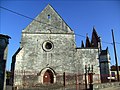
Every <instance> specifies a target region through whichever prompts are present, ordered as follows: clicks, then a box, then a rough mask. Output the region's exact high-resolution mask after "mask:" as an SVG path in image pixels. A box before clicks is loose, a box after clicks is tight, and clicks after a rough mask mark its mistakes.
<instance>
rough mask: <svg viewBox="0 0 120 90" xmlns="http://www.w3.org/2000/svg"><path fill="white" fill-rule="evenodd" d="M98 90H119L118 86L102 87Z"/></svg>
mask: <svg viewBox="0 0 120 90" xmlns="http://www.w3.org/2000/svg"><path fill="white" fill-rule="evenodd" d="M100 90H120V87H110V88H103V89H100Z"/></svg>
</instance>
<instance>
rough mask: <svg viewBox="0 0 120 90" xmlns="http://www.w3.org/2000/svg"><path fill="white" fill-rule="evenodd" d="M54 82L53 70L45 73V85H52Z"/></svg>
mask: <svg viewBox="0 0 120 90" xmlns="http://www.w3.org/2000/svg"><path fill="white" fill-rule="evenodd" d="M53 82H54V76H53V73H52V71H51V70H49V69H48V70H47V71H46V72H45V73H44V76H43V83H44V84H50V83H53Z"/></svg>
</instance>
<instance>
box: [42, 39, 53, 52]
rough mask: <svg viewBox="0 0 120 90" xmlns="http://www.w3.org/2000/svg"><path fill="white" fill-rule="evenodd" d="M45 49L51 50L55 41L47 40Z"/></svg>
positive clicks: (44, 44) (44, 45)
mask: <svg viewBox="0 0 120 90" xmlns="http://www.w3.org/2000/svg"><path fill="white" fill-rule="evenodd" d="M43 49H44V50H45V51H51V50H52V49H53V43H52V42H51V41H46V42H44V43H43Z"/></svg>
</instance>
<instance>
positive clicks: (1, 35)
mask: <svg viewBox="0 0 120 90" xmlns="http://www.w3.org/2000/svg"><path fill="white" fill-rule="evenodd" d="M0 37H6V38H8V39H9V38H11V37H10V36H8V35H3V34H0Z"/></svg>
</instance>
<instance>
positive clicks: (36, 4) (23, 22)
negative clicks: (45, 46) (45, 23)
mask: <svg viewBox="0 0 120 90" xmlns="http://www.w3.org/2000/svg"><path fill="white" fill-rule="evenodd" d="M47 4H51V5H52V7H53V8H54V9H55V10H56V11H57V12H58V14H59V15H60V16H61V17H62V18H63V19H64V21H65V22H66V23H67V24H68V25H69V26H70V27H71V28H72V29H73V30H74V32H75V33H76V34H78V35H76V44H77V47H80V45H81V40H83V41H84V42H85V38H84V37H81V36H80V35H82V36H86V34H88V36H89V37H90V39H91V34H92V29H93V26H94V27H95V28H96V31H97V33H98V35H99V36H100V37H101V39H102V47H103V49H106V47H107V46H108V48H109V52H110V55H111V65H115V60H114V50H113V45H112V33H111V29H113V30H114V35H115V41H116V49H117V55H118V60H119V61H118V62H119V65H120V53H119V52H120V1H119V0H98V1H97V0H0V33H1V34H7V35H9V36H10V37H11V39H10V43H9V51H8V61H7V70H10V65H11V61H12V56H13V54H14V53H15V52H16V50H17V49H18V48H19V46H20V43H19V42H20V41H21V31H22V30H23V29H24V28H25V27H26V26H27V25H29V24H30V22H31V21H32V20H31V19H28V18H25V17H24V16H21V15H18V14H15V13H13V12H11V11H9V10H12V11H14V12H17V13H19V14H22V15H25V16H28V17H30V18H35V17H36V16H37V15H38V14H39V13H40V12H41V11H42V10H43V9H44V8H45V7H46V6H47ZM8 9H9V10H8Z"/></svg>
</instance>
